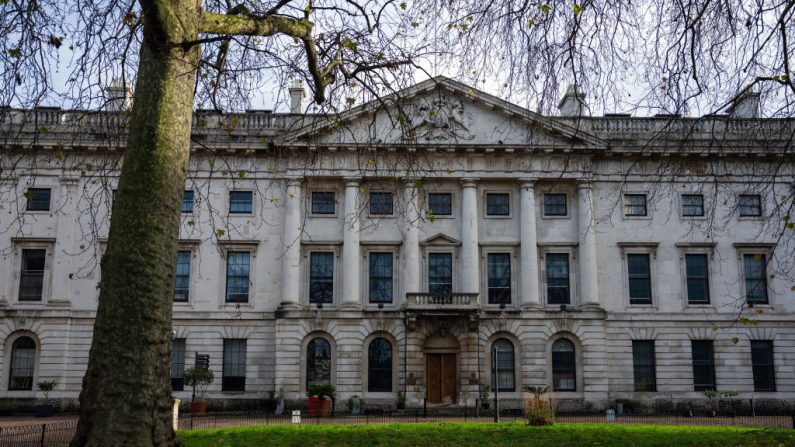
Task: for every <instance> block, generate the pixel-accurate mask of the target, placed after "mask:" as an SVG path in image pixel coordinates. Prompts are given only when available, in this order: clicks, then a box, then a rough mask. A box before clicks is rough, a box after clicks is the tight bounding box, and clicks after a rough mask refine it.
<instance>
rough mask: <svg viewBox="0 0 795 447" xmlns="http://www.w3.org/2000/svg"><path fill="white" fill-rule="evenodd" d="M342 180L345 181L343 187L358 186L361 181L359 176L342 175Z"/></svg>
mask: <svg viewBox="0 0 795 447" xmlns="http://www.w3.org/2000/svg"><path fill="white" fill-rule="evenodd" d="M342 180H344V181H345V187H359V184H360V183H361V182H362V178H361V177H355V176H353V177H343V178H342Z"/></svg>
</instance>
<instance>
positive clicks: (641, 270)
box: [627, 253, 651, 304]
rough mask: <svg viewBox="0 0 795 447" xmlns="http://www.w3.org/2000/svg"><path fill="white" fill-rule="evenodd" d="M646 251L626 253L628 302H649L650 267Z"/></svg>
mask: <svg viewBox="0 0 795 447" xmlns="http://www.w3.org/2000/svg"><path fill="white" fill-rule="evenodd" d="M649 264H650V261H649V255H648V253H643V254H628V255H627V269H628V270H629V302H630V304H651V267H650V265H649Z"/></svg>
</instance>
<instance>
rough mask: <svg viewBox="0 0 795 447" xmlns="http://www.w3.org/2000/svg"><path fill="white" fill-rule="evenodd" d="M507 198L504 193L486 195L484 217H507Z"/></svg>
mask: <svg viewBox="0 0 795 447" xmlns="http://www.w3.org/2000/svg"><path fill="white" fill-rule="evenodd" d="M509 197H510V196H509V195H508V194H506V193H490V194H486V215H487V216H508V215H509V214H510V207H509V205H508V202H509V200H508V198H509Z"/></svg>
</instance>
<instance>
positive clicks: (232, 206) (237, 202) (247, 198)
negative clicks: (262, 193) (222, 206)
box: [229, 191, 254, 214]
mask: <svg viewBox="0 0 795 447" xmlns="http://www.w3.org/2000/svg"><path fill="white" fill-rule="evenodd" d="M253 209H254V193H252V192H251V191H230V192H229V212H230V213H232V214H250V213H252V212H253Z"/></svg>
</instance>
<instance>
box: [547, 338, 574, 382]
mask: <svg viewBox="0 0 795 447" xmlns="http://www.w3.org/2000/svg"><path fill="white" fill-rule="evenodd" d="M574 354H575V352H574V343H572V342H571V341H570V340H567V339H565V338H560V339H558V340H557V341H555V343H553V344H552V390H553V391H576V390H577V360H576V357H575V355H574Z"/></svg>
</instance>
